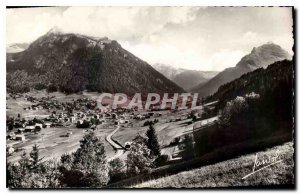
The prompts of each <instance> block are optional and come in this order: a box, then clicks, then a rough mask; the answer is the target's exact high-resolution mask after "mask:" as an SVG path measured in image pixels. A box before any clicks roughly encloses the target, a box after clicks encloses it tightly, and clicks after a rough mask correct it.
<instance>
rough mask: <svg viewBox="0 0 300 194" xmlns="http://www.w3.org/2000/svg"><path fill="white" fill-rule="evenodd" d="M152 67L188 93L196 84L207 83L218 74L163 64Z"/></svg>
mask: <svg viewBox="0 0 300 194" xmlns="http://www.w3.org/2000/svg"><path fill="white" fill-rule="evenodd" d="M153 67H154V68H155V69H156V70H157V71H159V72H160V73H162V74H163V75H164V76H166V77H167V78H169V79H170V80H171V81H173V82H175V83H176V84H177V85H179V86H180V87H182V88H183V89H185V90H186V91H189V90H190V89H191V88H193V87H195V86H197V85H198V84H202V83H205V82H207V81H208V80H209V79H211V78H212V77H214V76H215V75H216V74H218V73H219V72H218V71H199V70H189V69H184V68H175V67H172V66H169V65H165V64H154V65H153Z"/></svg>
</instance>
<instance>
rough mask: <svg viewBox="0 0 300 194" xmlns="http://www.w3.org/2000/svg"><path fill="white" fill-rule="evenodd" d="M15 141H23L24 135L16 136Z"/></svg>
mask: <svg viewBox="0 0 300 194" xmlns="http://www.w3.org/2000/svg"><path fill="white" fill-rule="evenodd" d="M16 140H17V141H25V136H24V135H16Z"/></svg>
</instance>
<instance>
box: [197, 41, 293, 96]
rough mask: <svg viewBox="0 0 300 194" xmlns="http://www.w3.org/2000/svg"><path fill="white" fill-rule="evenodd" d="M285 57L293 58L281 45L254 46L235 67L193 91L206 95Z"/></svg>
mask: <svg viewBox="0 0 300 194" xmlns="http://www.w3.org/2000/svg"><path fill="white" fill-rule="evenodd" d="M284 59H288V60H291V59H292V56H291V55H290V54H289V53H288V52H287V51H285V50H283V49H282V48H281V47H280V46H279V45H276V44H274V43H267V44H264V45H262V46H259V47H257V48H253V49H252V51H251V53H249V54H248V55H246V56H244V57H243V58H242V59H241V60H240V61H239V62H238V63H237V65H236V66H235V67H231V68H227V69H225V70H224V71H222V72H220V73H219V74H217V75H216V76H215V77H213V78H212V79H211V80H209V81H208V82H207V83H205V84H199V85H198V86H196V87H194V88H192V90H191V91H192V92H197V93H199V96H202V97H206V96H208V95H212V94H213V93H215V92H216V91H217V90H218V88H219V87H220V86H221V85H223V84H225V83H227V82H230V81H232V80H234V79H236V78H238V77H240V76H241V75H243V74H245V73H248V72H251V71H253V70H255V69H257V68H260V67H263V68H266V67H267V66H268V65H270V64H272V63H274V62H276V61H281V60H284Z"/></svg>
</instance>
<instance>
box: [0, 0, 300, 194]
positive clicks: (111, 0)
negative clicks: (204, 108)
mask: <svg viewBox="0 0 300 194" xmlns="http://www.w3.org/2000/svg"><path fill="white" fill-rule="evenodd" d="M299 2H300V1H296V0H293V1H286V0H285V1H284V0H272V1H270V0H239V1H232V0H228V1H224V0H201V2H200V1H197V0H172V1H171V0H165V1H163V0H150V1H146V0H140V1H139V0H106V1H105V0H98V1H97V0H64V1H62V0H43V1H41V0H26V1H20V0H2V1H0V42H1V44H0V60H1V63H0V68H1V69H0V78H1V81H0V89H1V93H0V108H1V111H0V114H1V116H0V119H1V120H0V123H1V124H2V125H1V129H0V136H1V138H2V139H1V144H2V145H1V152H0V154H1V155H0V156H1V157H0V158H1V159H2V161H1V162H0V168H1V172H3V173H2V174H1V175H0V179H1V180H0V184H1V187H0V189H1V193H8V192H11V191H9V190H8V189H6V185H5V183H6V177H5V174H6V173H5V172H6V162H5V158H6V154H5V147H6V145H5V144H6V140H5V117H6V116H5V115H6V101H5V100H6V96H5V92H6V82H5V77H6V76H5V75H6V61H5V56H6V54H5V52H6V51H5V49H6V47H5V45H6V42H5V7H6V6H70V5H73V6H96V5H98V6H295V8H296V9H297V8H299V7H300V6H299ZM298 14H299V13H298ZM296 22H297V24H296V25H297V26H299V20H296ZM298 31H299V30H298ZM295 35H296V34H295ZM296 36H297V37H298V32H297V35H296ZM296 51H297V52H296V53H295V54H296V55H297V56H299V55H298V49H296ZM297 65H298V64H296V66H297ZM299 71H300V70H299V68H297V75H299ZM296 86H297V91H299V89H300V84H299V79H298V80H297V84H296ZM297 97H298V98H297V101H299V99H300V97H299V95H297ZM297 110H298V106H297ZM297 121H298V122H299V114H297ZM296 139H297V140H298V141H299V132H298V133H297V137H296ZM298 154H299V151H298V149H297V156H298ZM295 164H296V165H297V163H295ZM297 169H299V167H298V166H297ZM297 171H298V170H297ZM297 174H298V173H297ZM296 178H297V179H296V180H297V185H299V177H297V175H296ZM31 191H33V190H31ZM31 191H30V192H31ZM173 191H174V190H172V191H166V190H164V191H158V190H155V191H152V192H157V193H162V192H173ZM195 191H196V190H195ZM201 191H203V190H200V192H201ZM208 191H209V192H213V193H215V192H220V191H221V190H218V191H215V190H208ZM232 191H234V190H229V191H221V192H232ZM240 191H241V190H238V192H240ZM246 191H247V192H251V193H252V192H256V193H263V192H274V191H272V190H271V191H259V192H257V191H251V190H246ZM15 192H16V191H15ZM17 192H21V191H17ZM23 192H24V191H23ZM35 192H37V193H41V192H47V193H54V192H57V191H55V190H53V191H41V190H40V191H35ZM63 192H66V193H73V192H76V191H74V190H72V191H68V190H64V191H63ZM77 192H82V190H79V191H77ZM84 192H121V191H104V190H101V191H84ZM122 192H123V193H131V192H141V191H140V190H136V191H131V190H130V191H122ZM142 192H147V193H148V192H151V191H142ZM175 192H176V191H175ZM177 192H180V193H181V192H192V191H182V190H180V191H177ZM281 192H282V191H281ZM286 192H288V191H283V193H286Z"/></svg>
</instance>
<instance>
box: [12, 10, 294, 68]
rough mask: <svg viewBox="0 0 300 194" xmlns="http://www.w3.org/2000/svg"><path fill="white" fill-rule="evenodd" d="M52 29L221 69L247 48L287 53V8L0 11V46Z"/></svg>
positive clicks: (147, 55)
mask: <svg viewBox="0 0 300 194" xmlns="http://www.w3.org/2000/svg"><path fill="white" fill-rule="evenodd" d="M53 27H57V28H59V29H60V30H61V31H62V32H65V33H69V32H71V33H79V34H85V35H90V36H96V37H108V38H109V39H113V40H117V41H118V42H119V43H120V44H121V45H122V47H123V48H125V49H126V50H128V51H130V52H132V53H133V54H135V55H136V56H137V57H139V58H141V59H142V60H144V61H147V62H148V63H149V64H155V63H160V64H166V65H170V66H173V67H176V68H185V69H194V70H206V71H208V70H215V71H221V70H223V69H225V68H227V67H232V66H235V65H236V63H237V62H238V61H239V60H240V59H241V58H242V57H243V56H244V55H246V54H248V53H250V52H251V50H252V48H253V47H258V46H260V45H262V44H265V43H267V42H273V43H276V44H279V45H280V46H281V47H282V48H284V49H285V50H287V51H288V52H289V53H290V54H293V51H292V47H293V43H294V40H293V19H292V8H287V7H44V8H26V9H25V8H22V9H7V10H6V44H7V45H10V44H13V43H30V42H33V41H34V40H36V39H37V38H38V37H40V36H42V35H44V34H45V33H47V32H48V31H49V30H50V29H51V28H53Z"/></svg>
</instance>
